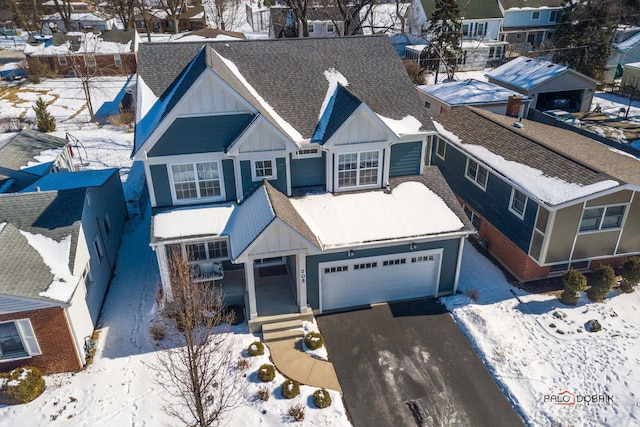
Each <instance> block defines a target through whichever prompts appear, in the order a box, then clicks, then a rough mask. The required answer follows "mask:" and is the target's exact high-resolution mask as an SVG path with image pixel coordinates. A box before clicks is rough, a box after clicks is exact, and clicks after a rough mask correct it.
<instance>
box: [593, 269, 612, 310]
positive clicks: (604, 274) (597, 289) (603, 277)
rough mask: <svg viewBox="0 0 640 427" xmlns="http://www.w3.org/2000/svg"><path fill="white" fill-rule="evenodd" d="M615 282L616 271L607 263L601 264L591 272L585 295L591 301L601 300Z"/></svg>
mask: <svg viewBox="0 0 640 427" xmlns="http://www.w3.org/2000/svg"><path fill="white" fill-rule="evenodd" d="M615 283H616V273H615V271H613V268H611V267H610V266H608V265H603V266H601V267H599V268H598V269H597V270H596V271H594V272H593V276H592V278H591V287H590V288H589V290H588V291H587V296H588V297H589V299H590V300H591V301H594V302H601V301H604V299H605V298H606V297H607V294H608V293H609V291H610V290H611V288H612V287H613V285H615Z"/></svg>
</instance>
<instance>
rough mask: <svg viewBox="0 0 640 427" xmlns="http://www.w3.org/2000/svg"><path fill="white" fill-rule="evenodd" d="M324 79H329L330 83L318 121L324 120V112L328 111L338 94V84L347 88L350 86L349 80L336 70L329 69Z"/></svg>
mask: <svg viewBox="0 0 640 427" xmlns="http://www.w3.org/2000/svg"><path fill="white" fill-rule="evenodd" d="M324 77H325V78H326V79H327V82H329V87H328V88H327V93H326V94H325V96H324V100H323V101H322V106H321V107H320V114H318V120H321V119H322V116H323V115H324V111H325V110H326V109H327V106H328V105H329V100H330V99H331V97H333V94H334V93H335V92H336V89H338V84H340V85H342V86H345V87H346V86H349V81H348V80H347V78H346V77H345V76H344V75H343V74H342V73H341V72H340V71H338V70H336V69H335V68H329V69H328V70H325V71H324Z"/></svg>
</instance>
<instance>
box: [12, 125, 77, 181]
mask: <svg viewBox="0 0 640 427" xmlns="http://www.w3.org/2000/svg"><path fill="white" fill-rule="evenodd" d="M74 170H75V167H74V165H73V151H72V148H71V144H70V143H69V142H68V141H67V140H66V139H62V138H58V137H56V136H52V135H48V134H46V133H42V132H37V131H35V130H29V129H25V130H23V131H21V132H18V133H14V134H2V135H0V193H13V192H16V191H20V190H22V189H23V188H25V187H28V186H30V185H31V184H33V183H34V182H36V181H37V180H39V179H40V178H42V177H43V176H45V175H47V174H50V173H56V172H63V171H67V172H68V171H74Z"/></svg>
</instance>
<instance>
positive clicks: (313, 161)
mask: <svg viewBox="0 0 640 427" xmlns="http://www.w3.org/2000/svg"><path fill="white" fill-rule="evenodd" d="M325 161H326V153H322V156H321V157H312V158H308V159H296V158H295V156H292V158H291V162H290V165H291V187H292V188H298V187H313V186H319V185H325V183H326V181H327V178H326V175H327V172H326V171H327V168H326V166H325Z"/></svg>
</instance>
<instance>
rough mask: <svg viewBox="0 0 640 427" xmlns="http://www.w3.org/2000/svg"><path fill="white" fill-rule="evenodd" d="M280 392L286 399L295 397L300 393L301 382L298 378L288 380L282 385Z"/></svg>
mask: <svg viewBox="0 0 640 427" xmlns="http://www.w3.org/2000/svg"><path fill="white" fill-rule="evenodd" d="M280 393H281V394H282V397H284V398H285V399H293V398H294V397H296V396H297V395H299V394H300V383H299V382H298V381H296V380H286V381H285V382H283V383H282V386H281V387H280Z"/></svg>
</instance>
